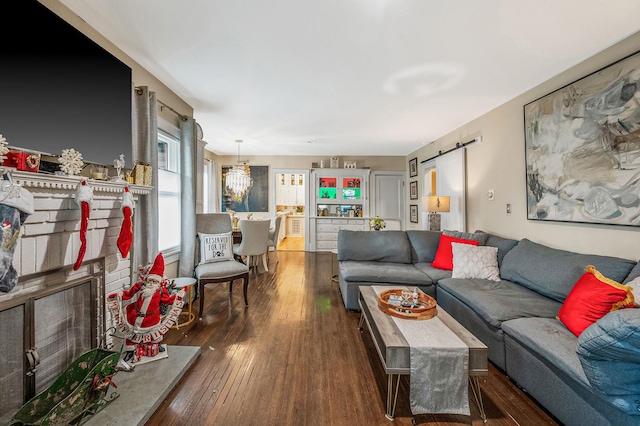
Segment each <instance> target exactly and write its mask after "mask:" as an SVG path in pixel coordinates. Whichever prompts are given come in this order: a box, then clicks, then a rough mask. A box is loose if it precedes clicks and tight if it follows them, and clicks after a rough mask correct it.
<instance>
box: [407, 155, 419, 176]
mask: <svg viewBox="0 0 640 426" xmlns="http://www.w3.org/2000/svg"><path fill="white" fill-rule="evenodd" d="M416 176H418V159H417V158H413V159H411V160H409V177H416Z"/></svg>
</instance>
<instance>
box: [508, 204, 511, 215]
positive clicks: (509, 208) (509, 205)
mask: <svg viewBox="0 0 640 426" xmlns="http://www.w3.org/2000/svg"><path fill="white" fill-rule="evenodd" d="M507 213H511V204H507Z"/></svg>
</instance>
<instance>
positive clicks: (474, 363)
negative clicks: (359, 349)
mask: <svg viewBox="0 0 640 426" xmlns="http://www.w3.org/2000/svg"><path fill="white" fill-rule="evenodd" d="M358 288H359V290H360V296H359V300H358V302H359V304H360V309H361V317H360V325H359V328H360V330H361V331H362V329H363V324H364V323H366V324H367V328H368V329H369V331H370V333H371V337H372V340H373V343H374V345H375V347H376V350H377V352H378V356H379V357H380V361H381V362H382V366H383V367H384V371H385V373H387V413H386V415H385V417H386V418H387V419H389V420H393V417H394V415H395V410H396V403H397V401H398V389H399V387H400V376H401V375H408V374H410V371H411V357H410V347H409V343H408V342H407V340H406V339H405V338H404V336H403V335H402V333H401V332H400V330H399V329H398V327H397V325H396V323H395V322H394V320H393V317H391V316H390V315H387V314H385V313H384V312H382V311H381V310H380V309H379V308H378V295H377V294H376V292H375V291H374V289H373V288H371V286H359V287H358ZM388 288H402V286H388ZM437 309H438V315H437V316H436V317H435V318H439V320H440V321H442V322H443V323H444V324H445V325H446V326H447V327H448V328H449V330H451V331H452V332H453V333H454V334H455V335H456V336H458V338H460V340H462V341H463V342H464V343H465V344H466V345H467V346H468V347H469V383H470V384H471V390H472V393H473V396H474V399H475V402H476V405H477V406H478V408H479V409H480V416H481V417H482V420H483V421H485V422H486V421H487V416H486V414H485V411H484V406H483V404H482V394H481V392H480V382H479V379H478V378H479V377H480V376H487V375H488V374H489V371H488V368H487V346H486V345H485V344H484V343H482V342H481V341H480V340H478V338H476V337H475V336H474V335H473V334H471V333H470V332H469V331H468V330H467V329H465V328H464V327H463V326H462V325H461V324H460V323H459V322H458V321H456V320H455V319H454V318H453V317H452V316H451V315H449V314H448V313H447V312H446V311H445V310H444V309H442V308H440V307H438V308H437ZM432 320H433V319H431V320H406V321H419V322H420V323H421V324H423V325H424V327H429V321H432ZM394 380H395V390H394Z"/></svg>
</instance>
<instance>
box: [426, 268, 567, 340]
mask: <svg viewBox="0 0 640 426" xmlns="http://www.w3.org/2000/svg"><path fill="white" fill-rule="evenodd" d="M440 288H443V289H445V290H446V291H447V292H448V293H450V294H452V295H453V296H455V297H457V298H458V299H460V300H461V301H462V302H463V303H464V304H465V305H467V306H469V307H471V308H472V309H473V310H474V311H475V312H476V313H477V314H478V315H479V316H480V317H482V318H483V319H484V320H485V321H486V322H487V323H489V324H490V325H492V326H493V327H496V328H500V326H501V325H502V322H503V321H508V320H511V319H514V318H522V317H548V318H555V316H556V315H557V313H558V309H560V306H561V304H560V303H559V302H556V301H555V300H552V299H549V298H548V297H544V296H542V295H540V294H539V293H536V292H535V291H532V290H529V289H527V288H525V287H522V286H520V285H518V284H515V283H512V282H509V281H504V280H503V281H490V280H481V279H460V278H447V279H442V280H440V281H438V288H437V289H436V292H437V291H438V290H439V289H440Z"/></svg>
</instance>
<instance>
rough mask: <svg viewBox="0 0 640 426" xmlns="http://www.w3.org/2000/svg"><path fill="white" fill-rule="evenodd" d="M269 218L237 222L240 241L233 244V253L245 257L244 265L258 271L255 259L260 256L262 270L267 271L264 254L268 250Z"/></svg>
mask: <svg viewBox="0 0 640 426" xmlns="http://www.w3.org/2000/svg"><path fill="white" fill-rule="evenodd" d="M270 226H271V220H269V219H267V220H241V221H240V222H238V227H239V228H240V232H242V241H241V242H240V243H239V244H234V245H233V253H234V254H236V255H238V256H241V257H244V258H246V262H245V263H246V265H247V266H248V267H249V269H251V268H253V269H254V272H255V273H256V274H257V273H258V263H257V261H258V260H259V259H260V258H262V264H263V266H264V270H265V271H266V272H269V268H268V266H267V257H266V256H264V255H265V254H266V253H267V252H268V251H269V245H268V241H269V227H270Z"/></svg>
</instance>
